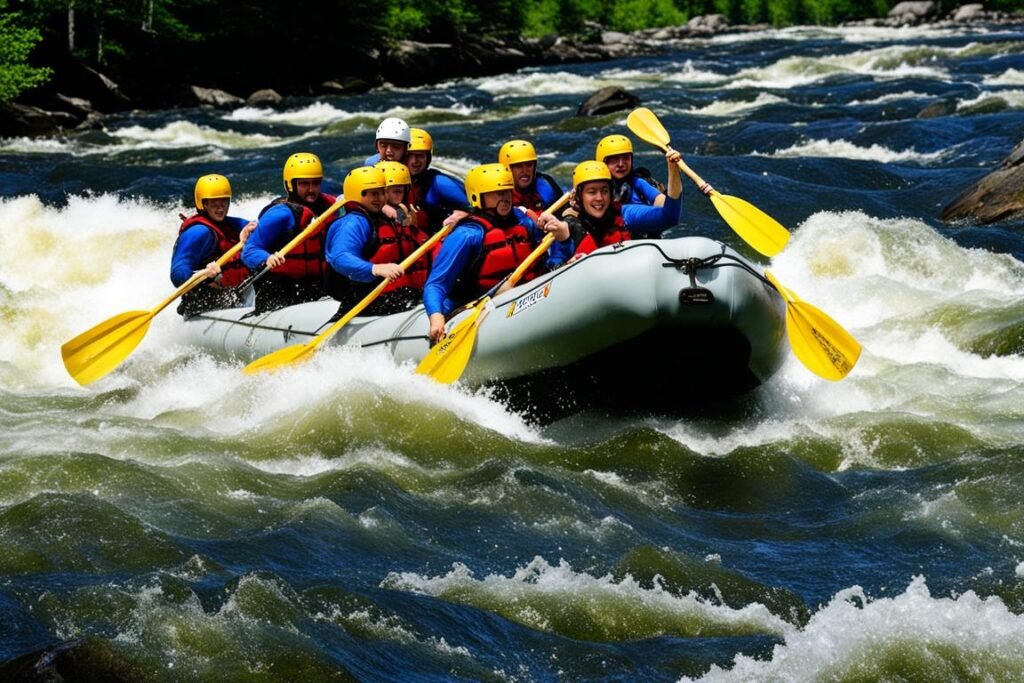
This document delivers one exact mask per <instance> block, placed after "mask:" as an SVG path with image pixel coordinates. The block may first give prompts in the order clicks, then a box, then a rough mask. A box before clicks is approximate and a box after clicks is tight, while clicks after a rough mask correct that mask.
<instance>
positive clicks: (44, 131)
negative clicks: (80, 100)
mask: <svg viewBox="0 0 1024 683" xmlns="http://www.w3.org/2000/svg"><path fill="white" fill-rule="evenodd" d="M81 120H82V119H81V118H80V117H77V116H75V115H73V114H69V113H67V112H65V111H48V110H46V109H40V108H39V107H33V106H29V105H26V104H17V103H14V102H0V137H5V138H12V137H29V138H36V137H43V136H47V135H53V134H54V133H58V132H61V131H63V130H70V129H72V128H74V127H75V126H77V125H78V124H79V122H81Z"/></svg>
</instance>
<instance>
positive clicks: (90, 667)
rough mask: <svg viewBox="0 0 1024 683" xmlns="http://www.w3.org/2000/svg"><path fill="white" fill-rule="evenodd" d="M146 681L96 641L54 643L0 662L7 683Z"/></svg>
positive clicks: (102, 642)
mask: <svg viewBox="0 0 1024 683" xmlns="http://www.w3.org/2000/svg"><path fill="white" fill-rule="evenodd" d="M149 678H150V676H147V675H146V673H145V672H144V671H143V670H141V669H140V668H139V667H137V666H136V665H135V664H133V663H132V662H130V661H128V659H127V658H125V657H124V656H123V655H122V654H121V653H120V652H118V651H117V650H116V649H115V648H114V647H113V646H112V645H111V644H110V643H109V642H108V641H105V640H101V639H99V638H96V637H89V638H83V639H79V640H72V641H67V642H64V643H58V644H56V645H52V646H50V647H48V648H45V649H42V650H37V651H35V652H29V653H27V654H24V655H21V656H20V657H16V658H14V659H9V660H7V661H5V662H0V680H2V681H6V682H7V683H62V681H83V682H85V681H104V683H132V682H137V681H144V680H148V679H149Z"/></svg>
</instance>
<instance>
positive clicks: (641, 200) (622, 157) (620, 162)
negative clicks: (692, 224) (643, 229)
mask: <svg viewBox="0 0 1024 683" xmlns="http://www.w3.org/2000/svg"><path fill="white" fill-rule="evenodd" d="M594 158H595V159H597V160H598V161H601V162H604V163H605V164H606V165H607V166H608V171H609V172H610V173H611V174H612V199H614V200H616V201H618V202H621V203H622V204H646V205H647V206H661V205H662V204H664V203H665V193H664V192H662V190H661V188H659V187H658V186H657V184H656V183H655V181H654V179H653V178H651V173H650V171H648V170H647V169H639V168H634V167H633V142H632V141H631V140H630V139H629V138H627V137H626V136H625V135H608V136H605V137H603V138H601V141H600V142H598V143H597V149H596V150H595V152H594ZM666 227H667V226H666Z"/></svg>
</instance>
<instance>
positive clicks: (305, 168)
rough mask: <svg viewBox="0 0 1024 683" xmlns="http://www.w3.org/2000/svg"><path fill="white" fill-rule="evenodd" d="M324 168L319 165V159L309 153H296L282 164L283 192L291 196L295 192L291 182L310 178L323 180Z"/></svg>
mask: <svg viewBox="0 0 1024 683" xmlns="http://www.w3.org/2000/svg"><path fill="white" fill-rule="evenodd" d="M323 177H324V166H323V164H321V163H320V157H318V156H317V155H315V154H310V153H309V152H297V153H295V154H293V155H291V156H290V157H288V161H286V162H284V191H285V192H287V193H288V194H291V193H292V192H294V191H295V188H294V187H292V181H293V180H296V179H301V180H309V179H311V178H323Z"/></svg>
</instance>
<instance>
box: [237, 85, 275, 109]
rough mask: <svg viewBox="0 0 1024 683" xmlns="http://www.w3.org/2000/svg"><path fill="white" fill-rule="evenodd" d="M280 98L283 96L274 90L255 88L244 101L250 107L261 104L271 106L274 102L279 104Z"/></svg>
mask: <svg viewBox="0 0 1024 683" xmlns="http://www.w3.org/2000/svg"><path fill="white" fill-rule="evenodd" d="M282 99H284V98H282V97H281V95H280V93H278V92H277V91H276V90H273V89H271V88H263V89H262V90H257V91H256V92H254V93H253V94H251V95H249V96H248V97H247V98H245V103H246V104H247V105H249V106H250V107H259V106H263V105H269V106H273V105H275V104H281V100H282Z"/></svg>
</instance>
